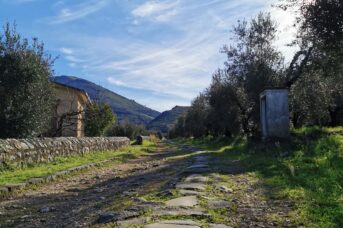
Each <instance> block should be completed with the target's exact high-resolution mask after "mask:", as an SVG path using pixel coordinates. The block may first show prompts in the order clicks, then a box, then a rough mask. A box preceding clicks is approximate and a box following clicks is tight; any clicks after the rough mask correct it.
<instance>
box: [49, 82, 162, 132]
mask: <svg viewBox="0 0 343 228" xmlns="http://www.w3.org/2000/svg"><path fill="white" fill-rule="evenodd" d="M51 80H52V81H55V82H57V83H60V84H64V85H68V86H71V87H74V88H77V89H82V90H84V91H86V92H87V93H88V95H89V97H90V98H91V99H92V100H99V101H100V102H102V103H105V104H108V105H110V106H111V107H112V110H113V112H114V113H116V115H117V117H118V120H119V122H121V121H124V120H126V121H128V122H130V123H134V124H144V125H147V124H148V123H149V122H150V121H152V120H153V119H154V118H155V117H157V116H158V115H159V114H160V113H159V112H158V111H155V110H152V109H150V108H147V107H145V106H143V105H141V104H138V103H137V102H135V101H134V100H130V99H128V98H126V97H123V96H121V95H119V94H116V93H114V92H112V91H110V90H108V89H105V88H103V87H101V86H99V85H96V84H95V83H93V82H90V81H87V80H85V79H81V78H78V77H73V76H59V77H53V78H52V79H51Z"/></svg>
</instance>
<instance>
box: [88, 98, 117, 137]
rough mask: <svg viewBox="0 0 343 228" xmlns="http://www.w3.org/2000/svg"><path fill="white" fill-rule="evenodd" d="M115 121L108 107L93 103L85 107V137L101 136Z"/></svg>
mask: <svg viewBox="0 0 343 228" xmlns="http://www.w3.org/2000/svg"><path fill="white" fill-rule="evenodd" d="M115 120H116V116H115V114H114V113H113V111H112V109H111V107H110V106H109V105H107V104H98V103H94V102H93V103H92V104H89V105H87V107H86V110H85V134H86V136H90V137H94V136H103V135H104V133H105V131H106V130H107V129H108V128H109V127H110V126H111V125H113V124H114V122H115Z"/></svg>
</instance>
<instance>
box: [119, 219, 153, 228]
mask: <svg viewBox="0 0 343 228" xmlns="http://www.w3.org/2000/svg"><path fill="white" fill-rule="evenodd" d="M149 221H150V218H148V217H143V218H133V219H128V220H124V221H118V222H117V225H118V226H119V227H131V226H135V225H143V224H145V223H147V222H149Z"/></svg>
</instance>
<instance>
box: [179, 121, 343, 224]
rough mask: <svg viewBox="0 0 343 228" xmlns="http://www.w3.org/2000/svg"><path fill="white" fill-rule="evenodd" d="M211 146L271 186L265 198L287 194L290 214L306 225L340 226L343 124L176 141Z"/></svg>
mask: <svg viewBox="0 0 343 228" xmlns="http://www.w3.org/2000/svg"><path fill="white" fill-rule="evenodd" d="M178 142H179V143H188V144H191V145H194V146H198V147H203V148H204V149H207V150H215V151H214V152H213V153H212V155H213V156H215V157H217V158H219V159H218V160H219V161H220V162H222V163H223V165H225V163H227V162H228V161H229V160H231V159H239V160H240V161H241V163H242V164H243V165H244V166H245V168H246V171H247V172H253V173H255V174H256V175H257V176H258V177H259V178H260V179H261V180H263V182H264V183H265V184H266V185H267V186H269V187H270V188H271V192H270V195H269V197H271V198H274V199H281V200H282V199H291V200H292V201H294V203H295V205H296V211H295V212H294V214H293V219H294V220H295V222H296V223H297V224H298V225H303V226H307V227H343V128H318V127H313V128H301V129H297V130H294V131H293V133H292V137H291V139H290V141H288V142H273V143H268V144H262V143H256V142H255V143H252V142H247V141H246V140H244V139H223V138H222V139H214V138H206V139H201V140H192V141H190V140H179V141H178Z"/></svg>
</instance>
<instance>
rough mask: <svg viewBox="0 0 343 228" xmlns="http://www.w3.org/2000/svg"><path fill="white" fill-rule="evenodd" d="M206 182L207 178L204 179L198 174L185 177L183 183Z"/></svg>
mask: <svg viewBox="0 0 343 228" xmlns="http://www.w3.org/2000/svg"><path fill="white" fill-rule="evenodd" d="M207 181H208V177H205V176H202V175H199V174H192V175H190V176H188V177H186V178H185V181H184V182H194V183H197V182H207Z"/></svg>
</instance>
